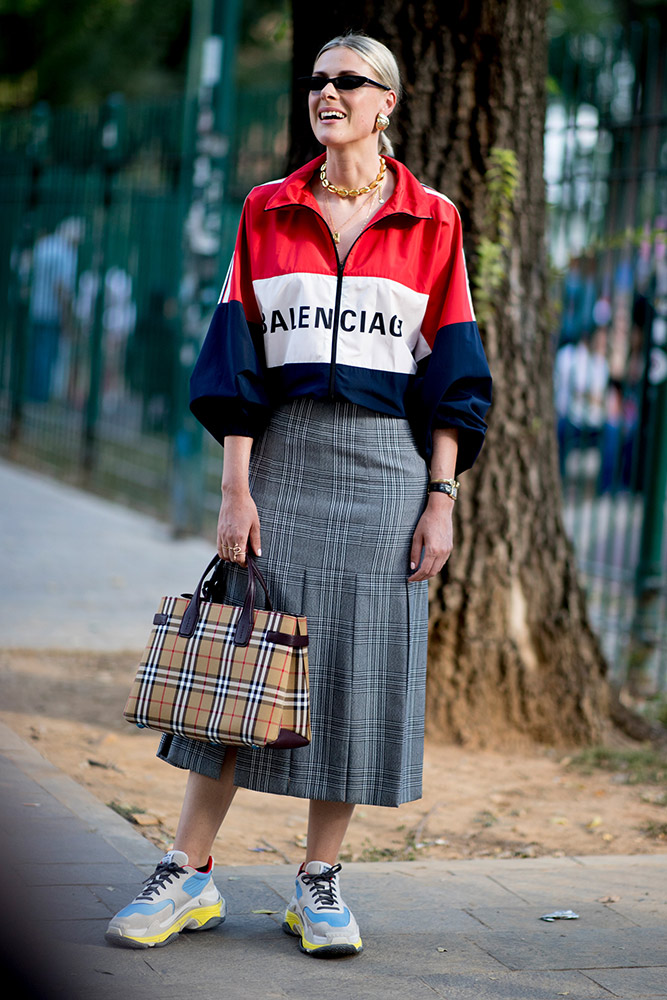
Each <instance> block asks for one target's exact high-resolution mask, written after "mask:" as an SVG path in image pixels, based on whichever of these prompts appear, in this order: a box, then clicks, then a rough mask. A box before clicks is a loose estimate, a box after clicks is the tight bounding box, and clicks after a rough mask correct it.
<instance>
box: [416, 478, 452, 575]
mask: <svg viewBox="0 0 667 1000" xmlns="http://www.w3.org/2000/svg"><path fill="white" fill-rule="evenodd" d="M453 513H454V501H453V500H452V499H451V497H448V496H447V495H446V494H442V493H431V494H430V496H429V500H428V504H427V506H426V510H425V511H424V513H423V514H422V516H421V517H420V518H419V521H418V523H417V527H416V528H415V533H414V535H413V536H412V547H411V549H410V563H411V566H410V568H411V569H413V568H414V569H415V572H414V573H413V574H412V576H409V577H408V583H416V582H417V581H418V580H430V579H431V577H433V576H437V574H438V573H439V572H440V570H441V569H442V567H443V566H444V565H445V563H446V562H447V560H448V559H449V557H450V555H451V551H452V548H453V547H454V532H453V525H452V514H453ZM420 559H421V565H419V561H420Z"/></svg>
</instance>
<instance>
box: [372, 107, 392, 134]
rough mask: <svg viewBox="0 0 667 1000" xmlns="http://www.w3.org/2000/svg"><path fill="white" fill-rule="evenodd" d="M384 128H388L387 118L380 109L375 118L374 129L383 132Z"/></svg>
mask: <svg viewBox="0 0 667 1000" xmlns="http://www.w3.org/2000/svg"><path fill="white" fill-rule="evenodd" d="M386 128H389V119H388V118H387V116H386V115H383V114H382V112H381V111H380V112H379V114H378V116H377V118H376V119H375V131H376V132H384V130H385V129H386Z"/></svg>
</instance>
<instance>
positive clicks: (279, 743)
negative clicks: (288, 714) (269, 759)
mask: <svg viewBox="0 0 667 1000" xmlns="http://www.w3.org/2000/svg"><path fill="white" fill-rule="evenodd" d="M308 743H309V740H307V739H306V737H305V736H299V734H298V733H295V732H294V730H293V729H281V730H280V732H279V733H278V739H277V740H274V741H273V742H272V743H267V744H266V746H267V747H271V749H273V750H296V749H297V747H307V746H308Z"/></svg>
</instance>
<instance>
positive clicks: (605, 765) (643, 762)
mask: <svg viewBox="0 0 667 1000" xmlns="http://www.w3.org/2000/svg"><path fill="white" fill-rule="evenodd" d="M568 767H571V768H575V769H576V770H579V771H581V772H582V773H583V774H593V772H594V771H596V770H601V771H612V772H614V773H616V774H620V775H622V777H623V781H624V783H625V784H628V785H662V784H665V783H667V753H665V751H664V750H663V751H660V750H654V749H653V748H652V747H643V748H641V749H638V750H634V749H627V750H615V749H612V748H610V747H589V748H587V749H586V750H582V751H581V753H578V754H577V755H576V756H575V757H573V758H572V760H571V761H570V762H569V764H568Z"/></svg>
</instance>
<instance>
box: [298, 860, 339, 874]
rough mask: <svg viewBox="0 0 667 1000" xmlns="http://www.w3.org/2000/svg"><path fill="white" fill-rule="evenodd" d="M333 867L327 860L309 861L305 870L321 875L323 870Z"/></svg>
mask: <svg viewBox="0 0 667 1000" xmlns="http://www.w3.org/2000/svg"><path fill="white" fill-rule="evenodd" d="M331 867H332V866H331V865H328V864H327V863H326V861H309V862H308V864H307V865H306V867H305V868H304V871H305V872H307V874H308V875H321V874H322V872H328V871H329V869H330V868H331Z"/></svg>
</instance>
